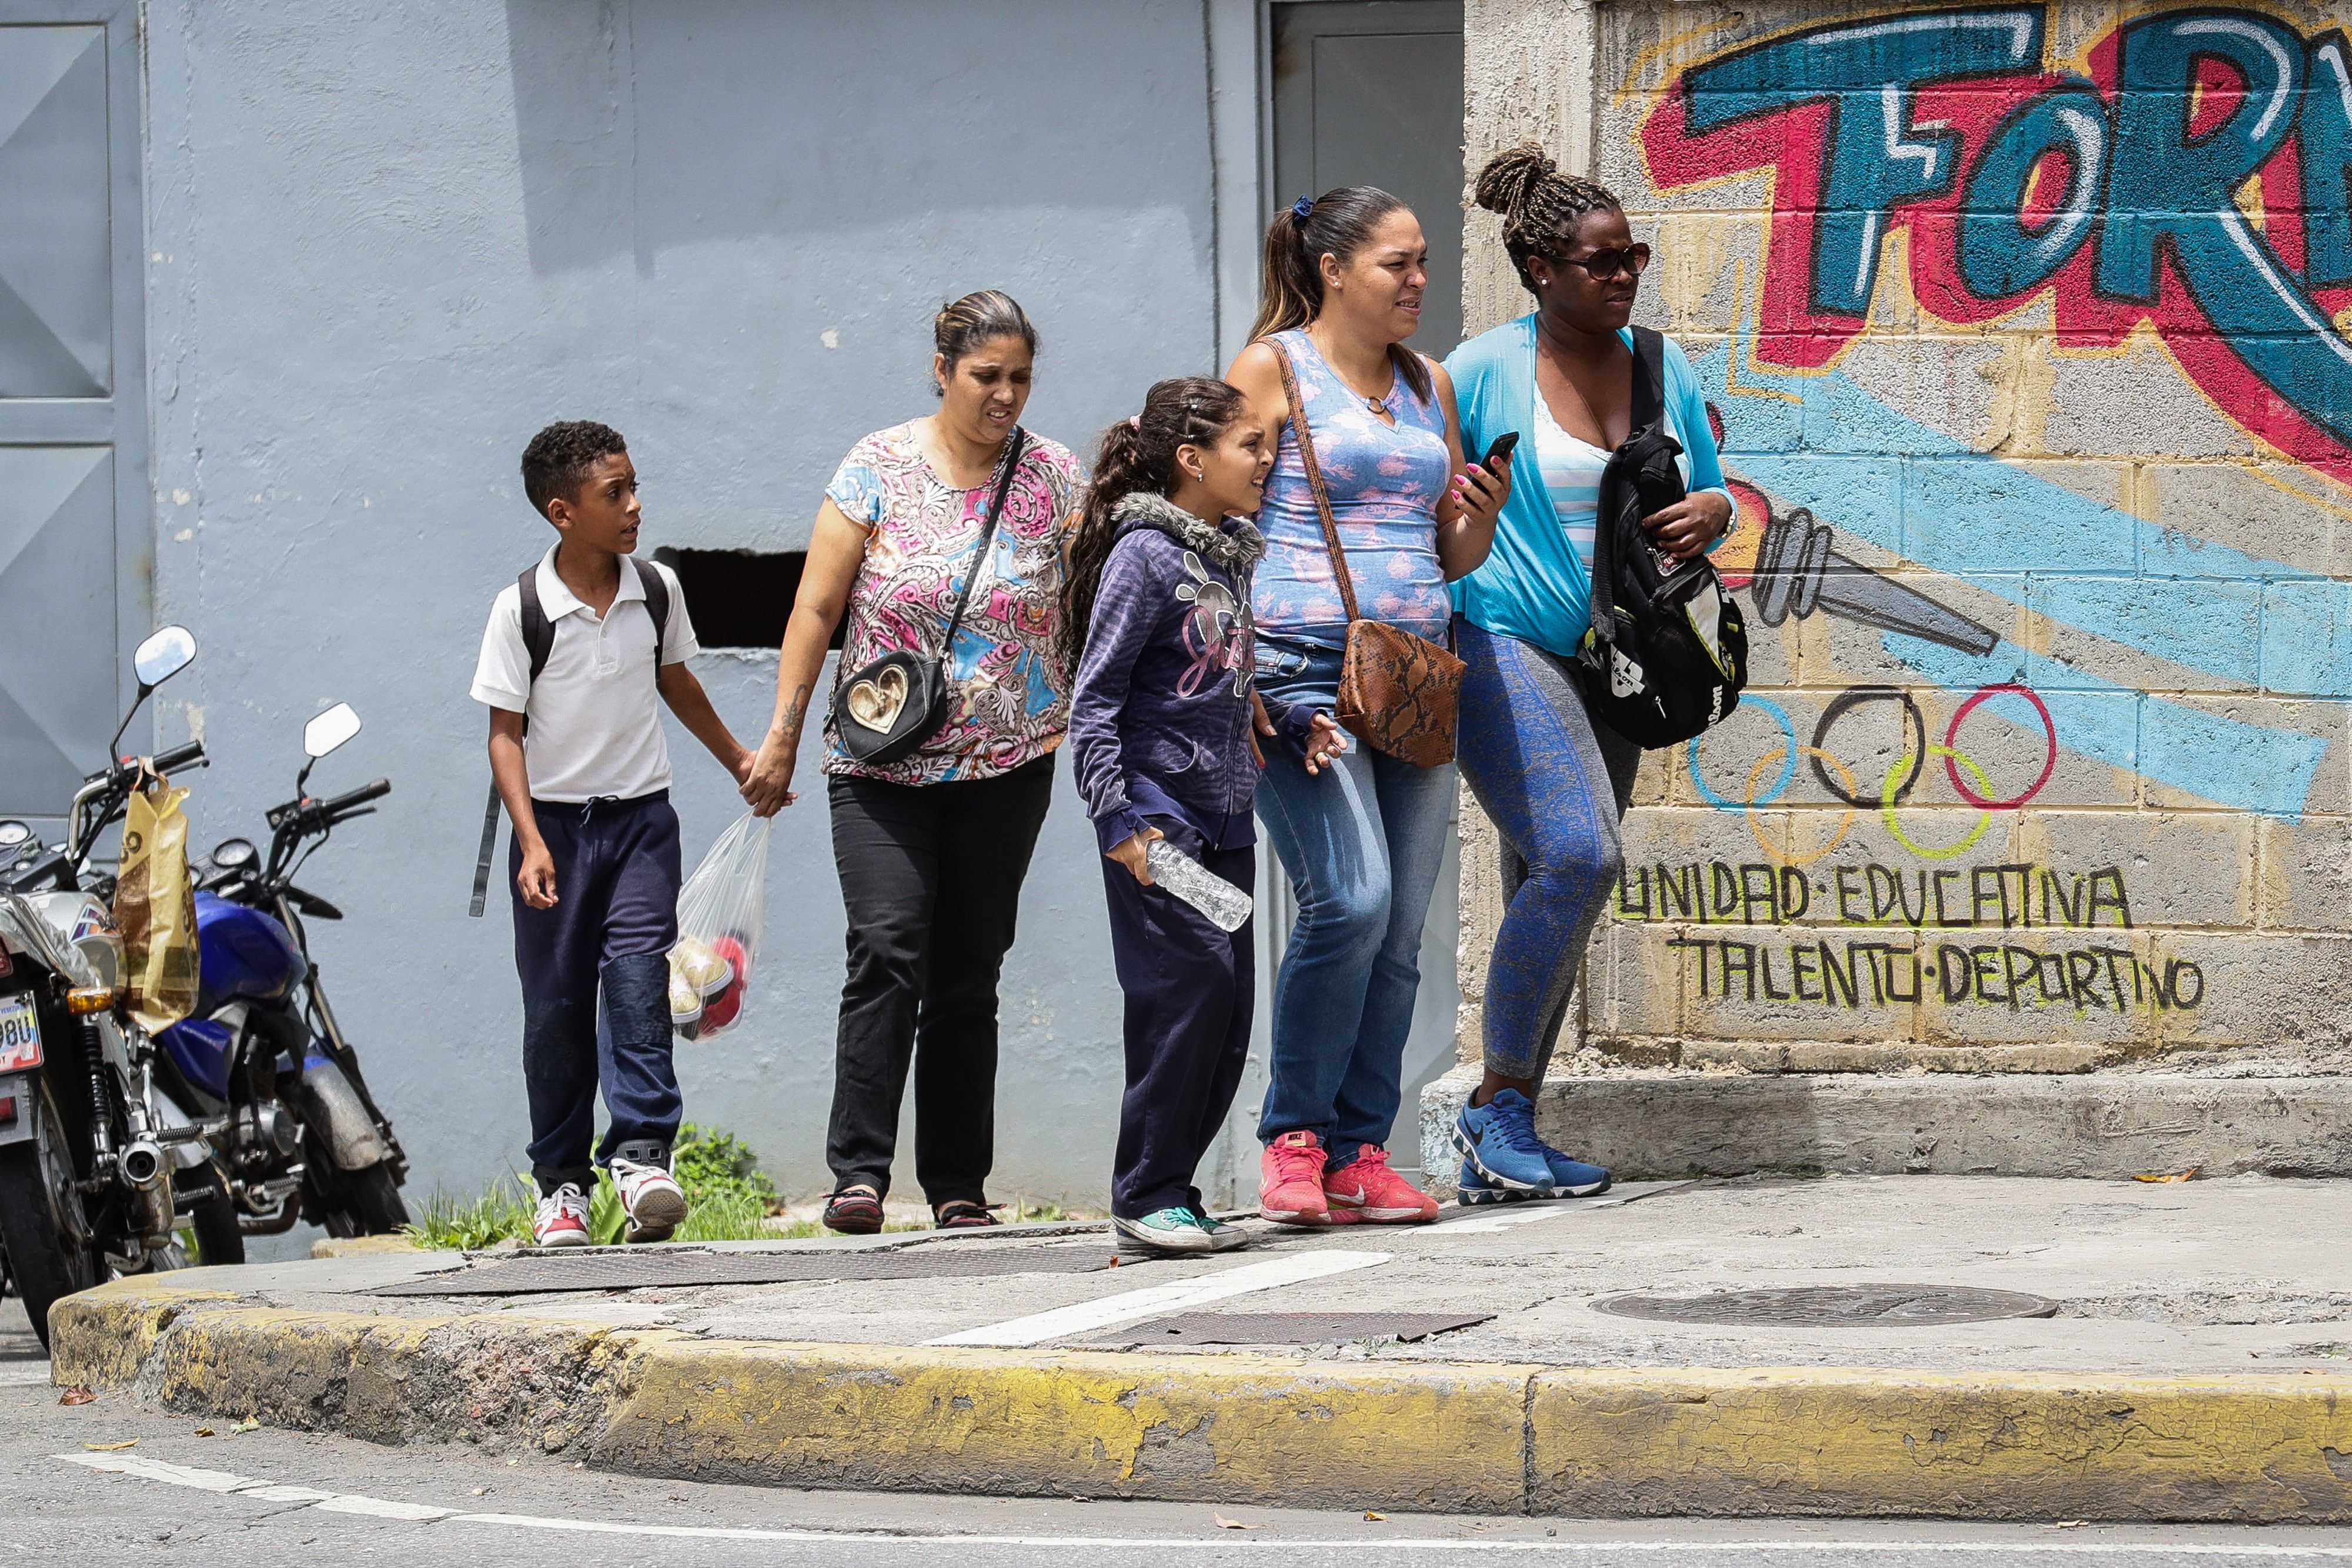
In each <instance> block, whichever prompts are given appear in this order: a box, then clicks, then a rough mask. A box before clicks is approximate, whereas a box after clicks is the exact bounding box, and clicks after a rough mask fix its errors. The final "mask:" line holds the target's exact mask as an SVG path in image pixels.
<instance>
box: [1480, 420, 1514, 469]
mask: <svg viewBox="0 0 2352 1568" xmlns="http://www.w3.org/2000/svg"><path fill="white" fill-rule="evenodd" d="M1517 444H1519V433H1518V432H1517V431H1516V430H1507V431H1505V432H1503V434H1500V435H1498V436H1496V437H1495V444H1493V445H1492V446H1489V447H1488V448H1486V456H1484V457H1481V458H1480V459H1478V465H1479V466H1480V467H1482V468H1484V469H1486V471H1487V472H1488V473H1490V474H1500V473H1502V472H1504V471H1505V470H1506V469H1507V468H1508V467H1509V466H1510V462H1511V449H1512V448H1513V447H1515V446H1517Z"/></svg>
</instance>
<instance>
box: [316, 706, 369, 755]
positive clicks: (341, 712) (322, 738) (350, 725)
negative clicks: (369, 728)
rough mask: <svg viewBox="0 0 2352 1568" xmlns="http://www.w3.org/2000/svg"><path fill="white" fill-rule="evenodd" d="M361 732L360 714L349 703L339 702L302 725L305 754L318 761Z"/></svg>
mask: <svg viewBox="0 0 2352 1568" xmlns="http://www.w3.org/2000/svg"><path fill="white" fill-rule="evenodd" d="M359 732H360V716H359V715H358V714H357V713H354V712H353V711H352V705H351V704H349V703H337V704H336V705H335V706H332V707H331V708H329V709H328V710H327V711H326V712H324V713H322V714H320V715H319V716H317V717H316V718H313V719H312V720H311V721H310V723H308V724H306V725H304V726H303V727H302V752H303V755H305V756H307V757H308V758H310V760H311V761H313V762H316V761H317V760H318V759H319V758H321V757H324V756H326V755H327V753H329V752H330V751H332V750H334V749H335V747H339V746H341V745H342V744H343V742H345V741H347V740H349V739H351V737H353V736H355V735H357V734H358V733H359Z"/></svg>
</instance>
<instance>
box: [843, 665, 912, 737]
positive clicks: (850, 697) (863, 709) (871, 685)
mask: <svg viewBox="0 0 2352 1568" xmlns="http://www.w3.org/2000/svg"><path fill="white" fill-rule="evenodd" d="M842 700H843V702H844V704H845V706H847V707H848V709H849V716H850V717H852V718H854V719H856V721H857V722H858V723H860V724H862V725H864V726H865V727H866V728H868V729H872V730H879V731H884V732H887V730H888V729H889V727H890V726H891V725H892V724H893V723H894V722H896V721H897V719H898V710H899V709H900V708H902V707H905V706H907V672H906V671H905V670H903V669H901V668H900V667H899V666H898V665H897V664H892V665H891V666H890V667H889V668H887V669H886V670H884V671H883V672H882V673H881V674H878V675H876V676H875V677H874V678H873V679H871V680H864V681H852V682H851V683H850V684H849V690H848V691H847V692H846V693H845V694H844V696H843V699H842Z"/></svg>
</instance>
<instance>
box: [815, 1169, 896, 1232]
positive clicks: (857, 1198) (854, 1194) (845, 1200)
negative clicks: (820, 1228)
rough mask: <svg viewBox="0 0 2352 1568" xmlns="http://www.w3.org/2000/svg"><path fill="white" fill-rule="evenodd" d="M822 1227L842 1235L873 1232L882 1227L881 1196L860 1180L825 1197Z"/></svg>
mask: <svg viewBox="0 0 2352 1568" xmlns="http://www.w3.org/2000/svg"><path fill="white" fill-rule="evenodd" d="M824 1228H826V1229H827V1230H835V1231H838V1232H840V1233H841V1234H842V1235H844V1236H872V1235H875V1234H877V1233H878V1232H879V1231H880V1230H881V1228H882V1197H881V1195H880V1194H879V1193H877V1192H876V1191H875V1190H874V1189H873V1188H872V1187H870V1186H866V1185H865V1184H864V1183H863V1182H858V1183H853V1184H852V1185H850V1186H845V1187H843V1188H842V1189H841V1190H840V1191H839V1192H836V1193H834V1194H831V1195H830V1196H828V1197H826V1198H825V1200H824Z"/></svg>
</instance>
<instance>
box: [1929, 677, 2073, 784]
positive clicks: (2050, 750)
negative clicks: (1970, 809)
mask: <svg viewBox="0 0 2352 1568" xmlns="http://www.w3.org/2000/svg"><path fill="white" fill-rule="evenodd" d="M2003 692H2009V693H2012V694H2014V695H2018V696H2021V697H2023V698H2024V699H2025V700H2026V701H2027V702H2030V703H2032V705H2033V711H2034V712H2035V713H2036V714H2039V715H2040V716H2041V717H2042V743H2043V746H2044V747H2045V748H2046V749H2045V752H2044V755H2043V757H2042V771H2041V773H2040V774H2038V775H2037V776H2036V777H2035V779H2034V780H2033V782H2032V783H2031V784H2029V785H2027V786H2026V787H2025V789H2024V791H2023V792H2022V793H2021V794H2017V795H2013V796H2011V798H2010V799H2008V800H1991V799H1990V798H1989V797H1988V796H1985V795H1979V794H1978V793H1977V792H1976V791H1975V790H1973V789H1969V787H1968V786H1967V785H1965V784H1963V783H1961V782H1960V770H1959V768H1958V767H1956V766H1955V764H1956V763H1957V762H1959V761H1962V760H1964V759H1963V758H1961V756H1960V754H1959V753H1958V751H1955V750H1953V749H1951V747H1952V745H1953V739H1952V737H1955V736H1957V735H1958V734H1959V733H1960V721H1961V720H1963V719H1965V718H1967V717H1968V716H1969V714H1971V713H1974V712H1975V711H1976V707H1977V705H1978V704H1979V703H1980V702H1983V701H1984V700H1985V699H1986V698H1987V697H1990V696H1996V695H2000V693H2003ZM1942 749H1943V758H1944V771H1945V772H1946V773H1948V774H1949V775H1950V776H1951V779H1952V789H1953V792H1954V793H1955V794H1957V795H1958V796H1959V798H1960V799H1961V800H1966V801H1967V802H1968V803H1969V805H1971V806H1975V807H1978V808H1979V809H1981V810H1987V811H2014V810H2017V809H2018V808H2019V807H2020V806H2022V805H2024V804H2025V803H2026V802H2027V801H2028V800H2032V799H2033V797H2035V796H2036V795H2039V794H2041V793H2042V786H2043V785H2044V784H2047V783H2049V782H2050V775H2051V774H2052V773H2053V772H2054V771H2056V770H2057V767H2058V725H2057V722H2056V721H2055V720H2053V718H2052V717H2051V716H2050V705H2049V704H2048V703H2045V702H2043V701H2042V697H2041V695H2040V694H2039V693H2037V692H2036V691H2035V690H2034V689H2033V688H2032V686H2028V685H2021V684H2019V683H2018V682H2016V681H2003V682H2001V683H2000V685H1991V686H1986V687H1983V688H1982V689H1980V690H1979V692H1978V693H1977V695H1974V696H1972V697H1970V698H1969V700H1968V701H1966V702H1964V703H1962V704H1961V705H1960V706H1958V707H1957V708H1954V709H1953V710H1952V722H1951V723H1949V724H1948V725H1946V726H1945V727H1944V745H1943V748H1942ZM1968 768H1969V772H1971V773H1975V774H1976V776H1977V782H1978V783H1979V784H1983V785H1984V787H1985V789H1987V790H1990V789H1991V788H1992V786H1991V785H1990V784H1988V783H1986V782H1985V776H1984V775H1983V774H1982V773H1981V772H1979V771H1978V768H1977V766H1976V764H1974V763H1972V762H1971V763H1969V765H1968Z"/></svg>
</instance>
